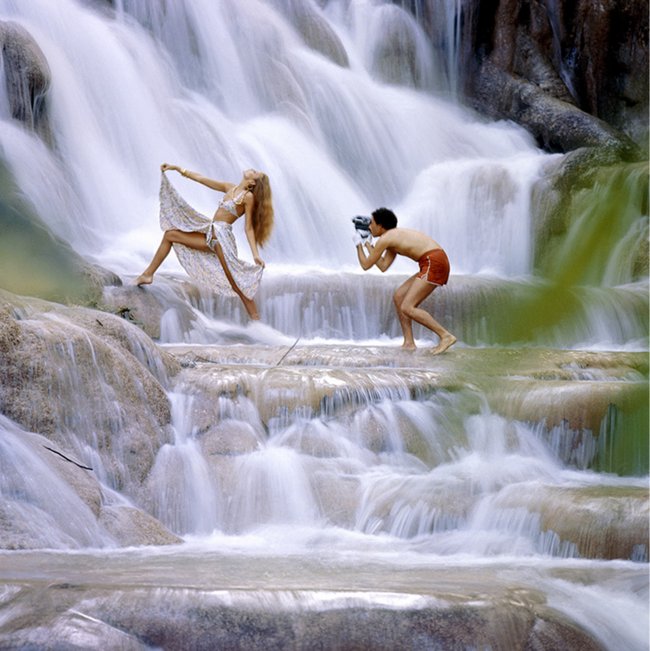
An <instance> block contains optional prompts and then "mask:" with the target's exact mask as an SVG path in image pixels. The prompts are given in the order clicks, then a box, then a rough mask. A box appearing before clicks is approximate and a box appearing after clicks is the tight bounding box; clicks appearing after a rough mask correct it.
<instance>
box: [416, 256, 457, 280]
mask: <svg viewBox="0 0 650 651" xmlns="http://www.w3.org/2000/svg"><path fill="white" fill-rule="evenodd" d="M418 264H419V265H420V273H418V274H417V277H418V278H424V280H426V281H427V282H428V283H431V284H432V285H446V284H447V280H449V259H448V258H447V254H446V253H445V252H444V251H443V250H442V249H433V250H432V251H427V252H426V253H425V254H424V255H423V256H422V257H421V258H420V259H419V260H418Z"/></svg>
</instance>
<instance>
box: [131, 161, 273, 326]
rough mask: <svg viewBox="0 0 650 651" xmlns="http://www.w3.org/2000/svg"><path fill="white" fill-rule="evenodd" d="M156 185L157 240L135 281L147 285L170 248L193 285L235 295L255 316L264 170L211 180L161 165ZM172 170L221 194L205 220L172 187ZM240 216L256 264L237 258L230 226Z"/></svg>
mask: <svg viewBox="0 0 650 651" xmlns="http://www.w3.org/2000/svg"><path fill="white" fill-rule="evenodd" d="M160 169H161V170H162V172H163V174H162V181H161V184H160V226H161V228H162V229H163V230H164V231H165V234H164V235H163V239H162V242H161V243H160V246H159V247H158V250H157V251H156V254H155V255H154V257H153V260H152V261H151V264H150V265H149V266H148V267H147V268H146V269H145V270H144V272H143V273H142V275H140V276H139V277H138V278H137V279H136V280H135V281H134V283H133V284H134V285H147V284H149V283H151V282H152V281H153V275H154V273H155V272H156V270H157V269H158V267H160V265H161V264H162V262H163V260H164V259H165V258H166V257H167V256H168V255H169V252H170V251H171V248H172V246H173V247H174V251H175V252H176V255H177V256H178V259H179V260H180V263H181V264H182V265H183V268H184V269H185V270H186V271H187V273H188V274H189V275H190V276H191V277H192V278H193V279H194V280H196V281H197V282H198V283H201V284H202V285H205V286H207V287H208V288H210V289H211V290H213V291H215V292H217V293H219V294H223V295H225V296H239V298H240V299H241V300H242V302H243V303H244V306H245V308H246V311H247V312H248V314H249V316H250V318H251V319H253V320H255V321H257V320H259V318H260V317H259V314H258V312H257V306H256V305H255V301H254V300H253V296H254V295H255V293H256V292H257V289H258V287H259V284H260V280H261V279H262V272H263V270H264V262H263V260H262V258H260V254H259V251H258V248H257V247H258V246H263V245H264V244H265V243H266V242H267V241H268V239H269V236H270V235H271V230H272V229H273V201H272V195H271V186H270V185H269V179H268V176H266V174H264V173H262V172H258V171H257V170H252V169H251V170H246V171H245V172H244V173H243V177H242V179H241V181H239V183H230V182H228V181H215V180H214V179H210V178H208V177H206V176H203V175H201V174H198V173H197V172H191V171H189V170H186V169H185V168H181V167H178V166H177V165H168V164H167V163H163V164H162V165H161V167H160ZM168 170H175V171H177V172H180V174H182V175H183V176H185V177H186V178H188V179H191V180H192V181H196V182H197V183H202V184H203V185H206V186H207V187H209V188H211V189H213V190H216V191H217V192H223V193H224V197H223V199H222V200H221V201H220V202H219V205H218V206H217V210H216V212H215V214H214V217H213V218H212V219H211V220H210V219H208V218H206V217H204V216H203V215H201V214H200V213H198V212H197V211H195V210H194V209H193V208H192V207H191V206H190V205H189V204H188V203H187V202H186V201H185V200H184V199H183V198H182V197H181V196H180V195H179V194H178V192H177V191H176V190H175V188H174V187H173V186H172V185H171V183H170V182H169V180H168V179H167V177H166V176H165V172H167V171H168ZM242 215H245V222H246V223H245V226H244V230H245V232H246V238H247V239H248V243H249V245H250V247H251V253H252V254H253V260H254V261H255V264H251V263H249V262H245V261H243V260H240V259H239V258H238V257H237V244H236V242H235V237H234V235H233V232H232V225H233V224H234V223H235V222H236V221H237V220H238V219H239V218H240V217H241V216H242Z"/></svg>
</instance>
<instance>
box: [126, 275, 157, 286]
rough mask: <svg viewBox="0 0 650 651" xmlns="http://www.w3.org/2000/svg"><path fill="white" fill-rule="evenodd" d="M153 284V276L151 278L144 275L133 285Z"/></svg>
mask: <svg viewBox="0 0 650 651" xmlns="http://www.w3.org/2000/svg"><path fill="white" fill-rule="evenodd" d="M152 282H153V275H151V276H149V275H148V274H142V275H141V276H138V277H137V278H136V279H135V280H134V281H133V282H132V283H131V284H132V285H137V286H140V285H150V284H151V283H152Z"/></svg>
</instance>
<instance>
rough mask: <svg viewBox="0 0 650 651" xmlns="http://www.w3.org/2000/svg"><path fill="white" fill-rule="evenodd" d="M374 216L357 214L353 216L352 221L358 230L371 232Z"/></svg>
mask: <svg viewBox="0 0 650 651" xmlns="http://www.w3.org/2000/svg"><path fill="white" fill-rule="evenodd" d="M371 219H372V217H367V216H366V215H357V216H356V217H353V218H352V223H353V224H354V227H355V228H356V229H357V230H358V231H366V232H370V220H371Z"/></svg>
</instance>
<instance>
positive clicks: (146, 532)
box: [99, 505, 183, 547]
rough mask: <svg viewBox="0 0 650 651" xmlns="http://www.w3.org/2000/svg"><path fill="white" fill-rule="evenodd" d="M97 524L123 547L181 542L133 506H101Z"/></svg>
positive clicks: (157, 522) (181, 540)
mask: <svg viewBox="0 0 650 651" xmlns="http://www.w3.org/2000/svg"><path fill="white" fill-rule="evenodd" d="M99 523H100V524H101V525H102V526H103V527H104V528H105V529H106V531H108V532H109V533H110V534H111V535H112V536H113V538H115V540H117V541H118V542H119V543H120V545H122V546H123V547H133V546H140V545H176V544H179V543H182V542H183V539H182V538H180V537H179V536H177V535H176V534H174V533H172V532H171V531H169V529H167V527H165V526H164V525H163V524H162V523H161V522H159V521H158V520H156V519H155V518H154V517H152V516H151V515H149V514H148V513H145V512H144V511H143V510H142V509H138V508H136V507H133V506H125V505H114V506H102V508H101V511H100V513H99Z"/></svg>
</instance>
